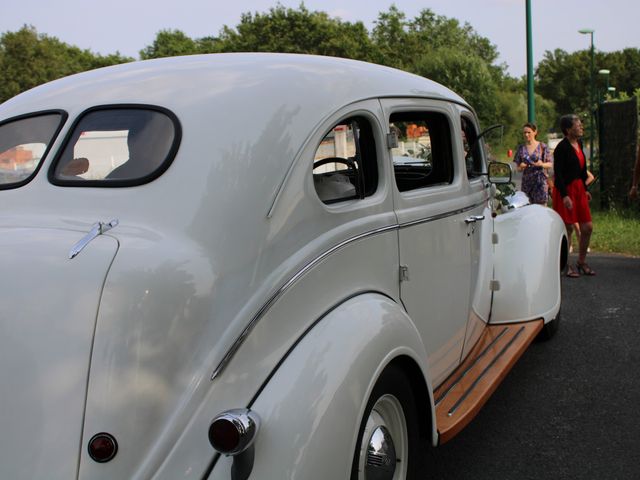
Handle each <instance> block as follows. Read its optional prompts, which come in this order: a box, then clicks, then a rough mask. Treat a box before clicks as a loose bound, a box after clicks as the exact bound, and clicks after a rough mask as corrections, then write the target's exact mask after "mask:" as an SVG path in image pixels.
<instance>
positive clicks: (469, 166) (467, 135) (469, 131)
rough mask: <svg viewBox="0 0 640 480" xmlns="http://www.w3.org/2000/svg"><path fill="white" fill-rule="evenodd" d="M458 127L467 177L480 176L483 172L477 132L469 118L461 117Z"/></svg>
mask: <svg viewBox="0 0 640 480" xmlns="http://www.w3.org/2000/svg"><path fill="white" fill-rule="evenodd" d="M460 127H461V129H462V143H463V146H464V155H465V157H464V163H465V167H466V170H467V177H468V178H469V179H472V178H477V177H480V176H481V174H482V172H483V162H482V142H481V141H479V140H478V132H477V131H476V129H475V127H474V125H473V122H472V121H471V120H469V119H467V118H465V117H461V118H460Z"/></svg>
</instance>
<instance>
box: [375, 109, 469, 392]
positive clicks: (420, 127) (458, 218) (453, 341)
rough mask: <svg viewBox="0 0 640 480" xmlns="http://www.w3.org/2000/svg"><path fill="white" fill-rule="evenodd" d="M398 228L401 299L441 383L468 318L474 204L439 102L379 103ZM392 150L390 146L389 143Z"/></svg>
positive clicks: (448, 115) (454, 131) (451, 117)
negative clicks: (387, 140)
mask: <svg viewBox="0 0 640 480" xmlns="http://www.w3.org/2000/svg"><path fill="white" fill-rule="evenodd" d="M382 105H383V108H384V111H385V116H386V119H387V120H388V122H389V131H390V132H391V133H392V134H394V135H392V138H394V137H395V138H396V139H397V142H395V144H393V145H391V147H392V148H390V154H391V157H392V160H393V164H394V165H393V167H394V176H395V186H396V188H395V209H396V214H397V217H398V222H399V229H398V240H399V257H400V258H399V260H400V277H401V284H400V295H401V299H402V302H403V304H404V306H405V308H406V310H407V312H408V313H409V315H410V316H411V317H412V318H413V320H414V321H415V323H416V326H417V328H418V330H419V332H420V335H421V337H422V340H423V343H424V344H425V346H426V349H427V354H428V357H429V358H428V360H429V368H430V374H431V378H432V380H433V382H434V384H438V383H440V382H441V381H442V380H444V379H445V378H446V377H447V375H449V374H450V373H451V371H452V370H453V369H454V368H455V367H456V366H457V365H458V364H459V362H460V357H461V354H462V349H463V345H464V339H465V334H466V329H467V322H468V318H469V302H470V292H471V268H472V258H471V247H470V235H471V230H472V227H471V224H469V223H468V218H469V217H470V215H472V214H473V213H474V212H473V211H472V207H473V206H472V200H471V199H470V198H469V195H468V182H467V180H466V178H465V175H464V172H463V171H462V162H461V159H460V153H459V150H458V147H459V145H460V141H459V139H458V138H456V135H457V136H459V135H460V130H459V128H455V126H454V122H457V121H459V120H458V118H459V117H458V116H456V114H455V112H454V110H453V108H452V107H451V106H450V105H449V104H447V103H445V102H437V101H427V100H415V99H411V100H391V99H386V100H383V101H382ZM392 142H393V140H392Z"/></svg>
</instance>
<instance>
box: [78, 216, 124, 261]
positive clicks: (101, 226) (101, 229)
mask: <svg viewBox="0 0 640 480" xmlns="http://www.w3.org/2000/svg"><path fill="white" fill-rule="evenodd" d="M118 223H120V222H119V221H118V219H117V218H114V219H113V220H111V221H110V222H108V223H104V222H96V223H94V224H93V226H92V227H91V230H89V232H88V233H87V234H86V235H85V236H84V237H82V238H81V239H80V240H78V242H76V244H75V245H74V246H73V247H71V251H70V252H69V260H71V259H73V258H75V257H76V256H77V255H78V254H79V253H80V252H81V251H82V250H83V249H84V247H86V246H87V245H89V243H91V241H92V240H93V239H94V238H96V237H97V236H99V235H102V234H103V233H106V232H108V231H109V230H111V229H112V228H114V227H117V226H118Z"/></svg>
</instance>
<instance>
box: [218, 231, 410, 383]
mask: <svg viewBox="0 0 640 480" xmlns="http://www.w3.org/2000/svg"><path fill="white" fill-rule="evenodd" d="M397 229H398V225H397V224H394V225H388V226H386V227H381V228H377V229H375V230H371V231H369V232H365V233H361V234H360V235H356V236H355V237H352V238H348V239H347V240H344V241H343V242H341V243H339V244H337V245H335V246H333V247H332V248H330V249H329V250H327V251H325V252H323V253H321V254H320V255H319V256H318V257H316V258H314V259H313V260H311V261H310V262H309V263H307V264H306V265H305V266H304V267H302V268H301V269H300V270H299V271H298V272H297V273H296V274H295V275H294V276H293V277H291V278H290V279H289V280H288V281H287V282H286V283H285V284H284V285H282V286H281V287H280V288H279V289H278V290H276V291H275V292H274V293H273V295H271V297H270V298H269V299H268V300H267V301H266V302H265V303H264V305H262V307H260V309H259V310H258V311H257V312H256V314H255V315H254V316H253V318H252V319H251V321H250V322H249V324H248V325H247V326H246V327H245V329H244V330H243V331H242V333H241V334H240V336H239V337H238V339H237V340H236V341H235V342H234V343H233V345H231V348H230V349H229V351H228V352H227V353H226V354H225V356H224V357H223V358H222V360H221V361H220V363H219V364H218V366H217V367H216V369H215V370H214V371H213V374H212V375H211V380H214V379H215V378H216V377H217V376H218V375H219V374H220V373H221V372H222V370H224V367H226V365H227V363H229V361H230V360H231V358H232V357H233V355H235V353H236V352H237V351H238V349H239V348H240V345H242V343H243V342H244V340H245V338H247V336H249V333H251V330H253V327H255V325H256V323H258V321H259V320H260V318H261V317H262V316H263V315H264V314H265V313H266V311H267V310H269V308H271V306H272V305H273V304H274V303H276V301H277V300H278V299H279V298H280V297H282V295H284V293H285V292H286V291H287V290H289V288H291V286H292V285H293V284H294V283H296V282H297V281H298V280H299V279H300V278H301V277H303V276H304V275H305V274H306V273H307V272H308V271H309V270H311V269H312V268H313V267H315V266H316V265H317V264H319V263H320V262H322V260H324V259H325V258H327V257H328V256H329V255H332V254H333V253H335V252H337V251H338V250H341V249H342V248H344V247H346V246H347V245H349V244H351V243H354V242H357V241H358V240H362V239H363V238H367V237H372V236H374V235H379V234H381V233H385V232H390V231H394V230H397Z"/></svg>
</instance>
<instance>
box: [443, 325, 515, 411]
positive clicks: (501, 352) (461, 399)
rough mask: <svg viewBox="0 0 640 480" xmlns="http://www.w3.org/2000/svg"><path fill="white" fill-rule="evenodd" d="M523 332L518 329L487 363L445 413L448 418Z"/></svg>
mask: <svg viewBox="0 0 640 480" xmlns="http://www.w3.org/2000/svg"><path fill="white" fill-rule="evenodd" d="M523 331H524V327H520V328H519V329H518V331H517V332H516V333H515V335H514V336H513V337H511V340H509V341H508V342H507V344H506V345H505V346H504V347H502V350H500V352H498V354H497V355H496V356H495V357H494V358H493V360H491V363H489V365H487V366H486V367H485V368H484V370H482V372H481V373H480V375H478V378H476V379H475V380H474V382H473V383H472V384H471V386H470V387H469V389H468V390H467V391H466V392H464V395H462V396H461V397H460V398H459V399H458V401H457V402H456V403H455V404H454V405H453V406H452V407H451V409H450V410H449V411H448V412H447V416H448V417H450V416H452V415H453V414H454V413H455V412H456V410H457V409H458V408H459V407H460V405H462V402H464V401H465V400H466V398H467V397H468V396H469V395H470V394H471V391H472V390H473V389H474V388H475V387H476V385H478V382H480V380H482V378H483V377H484V376H485V375H486V374H487V372H488V371H489V370H490V369H491V367H493V366H494V365H495V363H496V362H497V361H498V359H500V357H502V355H504V353H505V352H506V351H507V349H508V348H509V347H510V346H511V345H513V342H515V341H516V340H517V338H518V337H519V336H520V334H522V332H523Z"/></svg>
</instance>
